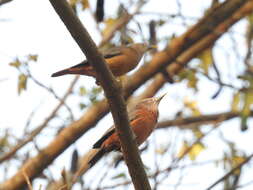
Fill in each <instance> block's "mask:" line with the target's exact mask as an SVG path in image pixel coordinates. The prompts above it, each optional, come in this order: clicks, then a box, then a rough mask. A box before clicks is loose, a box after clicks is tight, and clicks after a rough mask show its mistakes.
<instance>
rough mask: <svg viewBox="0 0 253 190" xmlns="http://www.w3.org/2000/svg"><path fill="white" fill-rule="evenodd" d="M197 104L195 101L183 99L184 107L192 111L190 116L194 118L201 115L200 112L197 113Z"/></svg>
mask: <svg viewBox="0 0 253 190" xmlns="http://www.w3.org/2000/svg"><path fill="white" fill-rule="evenodd" d="M197 104H198V103H197V101H194V100H189V99H188V98H185V99H184V105H185V106H186V107H187V108H189V109H190V110H191V111H192V114H193V115H194V116H198V115H201V112H200V111H199V108H198V106H197Z"/></svg>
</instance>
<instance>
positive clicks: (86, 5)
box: [81, 0, 90, 10]
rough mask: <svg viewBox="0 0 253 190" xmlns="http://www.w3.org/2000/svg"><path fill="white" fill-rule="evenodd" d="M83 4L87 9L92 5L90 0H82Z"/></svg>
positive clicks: (83, 7)
mask: <svg viewBox="0 0 253 190" xmlns="http://www.w3.org/2000/svg"><path fill="white" fill-rule="evenodd" d="M81 4H82V9H83V10H84V9H86V8H89V7H90V4H89V1H88V0H81Z"/></svg>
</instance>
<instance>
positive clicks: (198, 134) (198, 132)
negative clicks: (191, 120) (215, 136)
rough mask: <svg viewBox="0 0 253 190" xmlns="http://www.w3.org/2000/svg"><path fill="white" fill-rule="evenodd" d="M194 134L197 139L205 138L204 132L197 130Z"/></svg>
mask: <svg viewBox="0 0 253 190" xmlns="http://www.w3.org/2000/svg"><path fill="white" fill-rule="evenodd" d="M193 133H194V135H195V137H197V138H198V139H199V138H201V137H203V136H204V134H203V133H202V131H201V130H200V129H197V128H196V129H194V130H193Z"/></svg>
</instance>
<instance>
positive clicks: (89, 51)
mask: <svg viewBox="0 0 253 190" xmlns="http://www.w3.org/2000/svg"><path fill="white" fill-rule="evenodd" d="M50 3H51V4H52V6H53V7H54V9H55V11H56V12H57V13H58V15H59V16H60V18H61V20H62V21H63V22H64V24H65V26H66V27H67V29H68V30H69V32H70V34H71V35H72V37H73V38H74V39H75V41H76V42H77V44H78V45H79V47H80V48H81V50H82V51H83V53H84V54H85V55H86V57H87V60H88V61H89V62H90V63H91V65H92V66H93V68H94V70H95V71H96V73H97V77H98V78H97V79H98V80H99V82H100V84H101V86H102V87H103V89H104V91H105V95H106V98H107V100H108V103H109V107H110V109H111V112H112V115H113V119H114V123H115V128H116V130H117V132H118V134H119V139H120V143H121V148H122V151H123V155H124V158H125V161H126V164H127V166H128V170H129V173H130V175H131V177H132V181H133V184H134V186H135V189H137V190H140V189H151V187H150V184H149V182H148V178H147V175H146V173H145V170H144V166H143V163H142V161H141V158H140V155H139V151H138V148H137V143H136V141H135V139H134V135H133V133H132V131H131V129H130V126H129V121H128V115H127V111H126V106H125V102H124V99H123V97H122V95H121V94H122V92H121V86H120V85H119V83H118V82H117V81H116V80H115V78H114V77H113V75H112V73H111V72H110V70H109V69H108V67H107V65H106V62H105V60H104V58H103V56H102V55H101V54H100V53H99V52H98V49H97V48H96V45H95V43H94V42H93V41H92V39H91V37H90V35H89V34H88V32H87V31H86V29H85V28H84V27H83V25H82V23H81V22H80V20H79V19H78V18H77V16H76V15H75V13H74V12H73V10H72V9H71V7H70V6H69V4H68V3H67V2H66V1H65V0H50ZM49 155H50V153H48V152H44V156H45V157H47V158H48V156H49ZM48 160H49V162H50V159H48ZM24 169H25V171H26V172H27V176H28V177H29V178H30V179H32V178H33V177H34V176H35V175H36V173H35V172H34V171H35V170H33V169H30V170H29V168H23V169H21V170H24ZM42 169H43V168H42V167H39V168H38V170H42ZM20 178H21V176H20ZM23 181H24V179H22V180H19V182H23ZM24 185H26V184H24V183H23V184H22V183H19V184H18V186H19V187H18V188H20V187H22V186H24ZM5 189H17V187H14V185H13V184H12V185H10V188H5Z"/></svg>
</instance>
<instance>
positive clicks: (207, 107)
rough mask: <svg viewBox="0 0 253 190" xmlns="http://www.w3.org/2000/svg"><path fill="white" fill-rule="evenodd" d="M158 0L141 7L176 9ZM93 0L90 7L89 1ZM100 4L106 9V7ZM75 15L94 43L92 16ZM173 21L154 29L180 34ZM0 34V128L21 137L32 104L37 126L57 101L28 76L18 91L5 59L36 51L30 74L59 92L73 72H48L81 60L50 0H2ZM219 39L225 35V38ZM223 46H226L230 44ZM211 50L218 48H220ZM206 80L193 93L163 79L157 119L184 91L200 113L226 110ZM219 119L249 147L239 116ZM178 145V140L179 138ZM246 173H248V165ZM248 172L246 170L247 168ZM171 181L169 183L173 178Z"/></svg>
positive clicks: (213, 172)
mask: <svg viewBox="0 0 253 190" xmlns="http://www.w3.org/2000/svg"><path fill="white" fill-rule="evenodd" d="M153 2H154V1H153ZM158 2H159V3H158ZM194 2H195V3H196V4H198V5H199V4H201V6H200V7H198V10H201V9H202V8H203V7H206V6H207V4H205V3H203V1H200V0H196V1H194ZM163 3H164V1H162V0H160V1H157V3H151V4H149V6H147V7H145V9H144V10H145V11H147V12H154V10H159V11H162V12H166V11H169V12H170V13H173V12H176V7H177V6H176V4H175V3H170V4H166V6H165V5H164V6H161V5H163ZM92 6H93V7H94V5H93V4H92ZM106 6H110V8H112V9H113V6H114V7H115V8H116V7H117V4H116V3H115V4H112V3H111V4H107V5H106ZM154 7H156V9H154ZM189 7H192V5H191V3H189V4H186V3H185V2H184V4H183V7H182V10H183V12H184V13H185V14H186V15H191V16H192V17H198V16H200V15H202V12H201V11H197V10H196V11H192V9H189ZM105 10H108V9H107V8H106V9H105ZM108 14H109V13H108ZM79 16H80V18H81V19H82V22H83V24H84V25H85V27H86V28H87V30H88V32H89V33H90V34H91V36H92V38H93V39H94V41H95V42H96V43H97V44H98V43H99V41H100V40H101V37H100V36H99V34H98V33H97V32H96V30H95V27H96V26H95V25H94V22H93V18H92V17H91V16H90V15H89V13H87V12H84V13H82V14H80V15H79ZM147 20H148V19H147ZM143 22H147V21H146V20H145V18H143ZM173 24H174V25H173V26H174V28H169V29H168V28H164V29H162V30H161V31H159V32H161V33H162V34H167V33H168V34H170V33H173V32H176V33H178V34H180V33H183V32H184V30H183V28H182V27H177V25H176V23H173ZM238 28H239V27H238ZM0 34H1V35H0V41H1V45H0V81H1V82H0V89H1V93H0V105H1V107H0V113H1V115H2V117H1V118H0V126H1V127H2V129H4V128H8V129H9V130H11V131H15V134H16V135H17V136H20V137H22V135H23V127H24V124H25V122H26V120H27V118H28V117H29V115H30V114H31V112H32V111H33V110H34V109H36V108H37V109H38V112H37V113H36V115H35V116H34V117H35V119H34V120H33V123H32V124H33V126H36V125H38V124H40V123H41V122H42V121H43V120H44V118H45V116H47V115H48V112H49V110H52V108H54V107H55V106H56V104H57V100H55V99H54V98H53V97H52V95H50V94H48V93H47V91H45V90H44V89H41V88H40V87H38V86H37V85H35V84H34V83H33V82H32V81H29V82H28V91H25V92H23V93H22V94H21V95H20V96H18V94H17V71H16V70H15V69H14V68H13V67H10V66H9V65H8V64H9V63H10V62H11V61H13V59H15V58H16V57H20V58H21V59H22V58H23V59H24V58H25V56H26V55H28V54H38V55H39V59H38V62H37V63H34V64H32V65H31V70H32V72H33V75H34V76H36V77H37V78H38V80H40V81H43V83H44V84H46V85H49V86H51V87H53V88H54V89H55V90H56V93H57V94H58V95H60V96H61V95H62V94H63V93H64V91H65V90H66V88H67V87H68V84H69V83H70V81H71V80H72V79H73V77H64V78H51V77H50V75H51V74H52V73H53V72H55V71H57V70H59V69H62V68H65V67H69V66H71V65H73V64H76V63H78V62H80V61H82V60H83V59H84V55H83V54H82V52H81V51H80V49H79V48H78V46H77V45H76V43H75V42H74V40H73V39H72V38H71V36H70V34H69V33H68V31H67V30H66V28H65V26H64V25H63V23H62V22H61V21H60V19H59V17H58V16H57V15H56V13H55V12H54V10H53V8H52V7H51V5H50V3H49V1H33V0H23V1H17V0H13V2H11V3H8V4H6V5H3V6H1V7H0ZM224 41H226V38H225V39H224ZM224 41H223V42H221V43H220V45H221V46H225V48H224V49H226V48H227V47H226V45H224ZM227 51H229V49H228V50H227ZM216 53H217V54H219V51H217V52H216ZM220 59H221V60H222V59H223V58H222V57H221V58H220ZM223 67H224V68H223V69H224V70H225V71H224V72H226V67H227V66H226V65H223ZM239 69H241V68H239ZM80 83H81V84H84V85H85V86H89V85H90V84H92V83H94V80H93V79H91V78H88V77H84V78H82V79H80ZM206 83H208V81H207V80H206V81H205V80H204V79H203V81H202V82H200V84H199V88H201V89H204V90H201V91H200V93H198V94H197V95H194V93H193V92H191V91H190V92H189V91H188V90H186V84H185V83H182V84H179V85H178V84H177V85H166V90H163V91H162V92H160V94H162V93H164V92H167V96H166V97H165V99H164V100H163V101H162V102H161V105H160V107H159V109H160V110H166V111H161V113H160V118H159V120H162V119H164V118H169V119H172V118H173V117H174V115H175V114H176V113H177V112H178V111H179V110H180V109H181V108H182V106H183V104H182V101H183V100H184V98H185V97H190V99H197V100H198V105H199V107H200V109H201V111H202V112H203V113H215V112H216V111H220V112H221V111H226V110H227V109H228V108H229V106H230V101H228V99H230V100H231V91H230V90H229V89H225V90H224V91H223V93H222V94H221V95H220V97H219V98H217V99H215V100H210V97H211V95H212V93H213V91H214V90H213V89H214V88H215V89H216V88H217V86H216V85H215V84H213V83H210V82H209V83H208V86H206ZM225 100H226V101H225ZM78 102H79V99H76V98H75V97H73V98H70V100H68V103H71V104H73V105H77V104H78ZM73 111H74V113H75V115H76V119H77V118H78V116H80V115H81V114H82V112H80V111H79V109H75V108H73ZM108 123H109V124H108ZM104 124H106V125H108V128H109V127H110V125H111V124H112V119H111V117H106V118H105V119H104V120H103V121H102V122H100V123H99V124H98V128H99V129H98V130H94V131H93V130H92V131H90V132H88V133H87V135H85V138H81V139H80V140H78V142H77V143H76V144H74V145H73V146H72V147H71V148H69V149H68V150H67V151H65V153H64V154H63V155H62V156H60V157H59V158H57V159H56V160H55V162H54V166H53V167H50V169H49V170H50V171H52V172H53V173H54V174H55V176H56V178H57V177H60V171H61V169H62V168H63V167H64V166H66V163H69V161H66V160H68V159H69V154H70V153H71V152H72V151H73V148H75V147H79V149H80V152H81V153H84V152H86V151H87V150H88V149H89V148H90V147H91V146H92V142H94V141H95V140H94V138H96V137H97V134H98V133H100V134H101V135H102V134H103V132H104V131H105V130H106V129H107V128H105V127H103V125H104ZM224 125H225V127H223V129H222V132H223V133H224V135H225V137H226V138H227V139H230V140H234V141H235V142H236V145H237V146H238V147H240V148H244V149H245V150H246V151H247V152H248V153H251V149H250V148H245V147H248V144H249V142H251V136H252V130H251V129H249V130H248V131H247V133H240V130H239V125H238V120H237V121H235V120H232V121H229V122H226V123H225V124H224ZM169 130H170V133H171V134H170V136H171V137H173V134H176V133H178V129H169ZM0 131H1V129H0ZM47 133H49V131H47V130H45V131H44V135H42V137H39V138H38V140H37V141H38V144H39V146H40V147H41V148H42V147H44V146H45V144H48V143H50V141H51V140H52V139H53V135H52V134H50V135H49V137H47ZM217 133H219V132H217ZM155 136H156V137H157V136H159V139H161V141H159V142H157V143H158V145H161V144H163V143H164V142H167V138H168V137H167V134H166V133H164V132H161V131H158V132H156V133H155ZM185 136H190V134H188V132H187V131H182V134H181V136H180V139H183V138H185ZM154 139H155V137H154V136H152V137H151V139H150V141H151V142H152V141H154ZM219 141H221V140H220V139H217V138H216V139H215V138H212V137H207V138H206V139H205V142H206V143H207V144H208V145H209V147H208V150H207V151H204V152H203V153H202V154H201V155H200V157H199V158H198V159H199V160H200V161H201V160H205V159H206V158H207V157H208V158H209V159H211V158H217V157H219V156H221V155H220V154H219V152H222V149H223V148H224V147H217V146H216V144H217V143H218V142H219ZM45 142H46V143H45ZM84 145H85V146H84ZM177 146H178V147H179V146H180V142H179V143H178V145H177ZM30 147H32V145H29V146H28V147H27V148H30ZM31 154H35V152H31ZM145 158H146V159H145ZM143 159H144V160H148V159H149V157H148V154H147V153H145V154H144V155H143ZM63 160H64V162H63ZM145 163H148V162H145ZM68 165H69V164H67V166H68ZM100 167H101V166H98V167H97V168H95V169H96V170H94V171H98V170H99V169H100ZM204 170H208V171H209V177H208V179H209V178H212V179H213V180H215V179H217V168H215V167H212V166H208V167H203V168H200V169H198V171H197V172H196V170H194V172H195V174H196V173H199V174H201V173H202V172H203V171H204ZM46 172H48V171H46ZM94 173H95V172H94ZM251 173H252V174H253V172H252V171H251ZM220 174H222V171H220ZM173 175H175V176H174V177H173V176H172V179H175V181H176V178H177V177H178V175H179V174H177V173H175V174H173ZM247 175H249V173H248V174H247ZM251 176H252V175H251ZM92 177H94V175H91V176H90V178H92ZM206 178H207V175H205V176H202V175H190V177H188V178H187V181H189V183H190V182H192V181H196V183H198V181H205V182H204V183H202V185H203V186H201V187H200V188H205V187H207V186H208V184H210V183H212V181H213V180H212V181H209V180H207V179H206ZM246 179H249V177H246ZM41 183H43V182H41ZM171 183H172V184H173V181H172V182H171ZM37 185H38V184H37ZM245 189H246V188H245Z"/></svg>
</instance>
